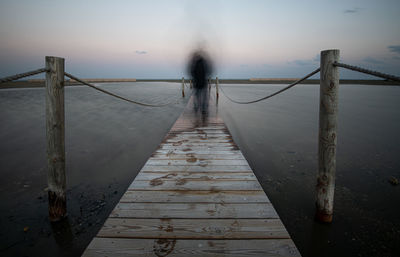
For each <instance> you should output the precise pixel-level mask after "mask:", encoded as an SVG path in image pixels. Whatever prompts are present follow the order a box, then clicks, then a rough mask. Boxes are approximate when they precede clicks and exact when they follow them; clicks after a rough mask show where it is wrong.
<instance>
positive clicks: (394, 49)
mask: <svg viewBox="0 0 400 257" xmlns="http://www.w3.org/2000/svg"><path fill="white" fill-rule="evenodd" d="M388 49H389V51H390V52H394V53H397V54H400V45H395V46H388Z"/></svg>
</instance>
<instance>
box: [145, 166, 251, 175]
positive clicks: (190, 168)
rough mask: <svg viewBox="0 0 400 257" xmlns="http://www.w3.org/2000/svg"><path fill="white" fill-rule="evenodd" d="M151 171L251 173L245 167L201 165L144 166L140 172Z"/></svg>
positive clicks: (248, 168)
mask: <svg viewBox="0 0 400 257" xmlns="http://www.w3.org/2000/svg"><path fill="white" fill-rule="evenodd" d="M153 171H166V172H170V171H180V172H206V173H208V172H243V171H251V168H250V167H249V166H247V165H243V166H235V165H226V166H225V165H218V166H215V165H213V166H211V165H203V166H200V165H198V166H192V165H184V166H168V165H165V166H162V165H153V166H152V165H145V166H144V167H143V168H142V170H141V172H153Z"/></svg>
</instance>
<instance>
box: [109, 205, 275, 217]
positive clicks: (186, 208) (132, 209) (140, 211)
mask: <svg viewBox="0 0 400 257" xmlns="http://www.w3.org/2000/svg"><path fill="white" fill-rule="evenodd" d="M110 217H113V218H148V219H155V218H156V219H162V218H169V219H173V218H188V219H205V218H211V219H235V218H238V219H252V218H259V219H277V218H279V217H278V214H277V213H276V211H275V210H274V208H273V207H272V205H271V204H270V203H227V204H226V203H118V204H117V206H116V207H115V209H114V210H113V211H112V212H111V214H110Z"/></svg>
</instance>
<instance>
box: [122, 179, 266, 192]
mask: <svg viewBox="0 0 400 257" xmlns="http://www.w3.org/2000/svg"><path fill="white" fill-rule="evenodd" d="M128 189H129V190H150V191H158V190H183V191H189V190H196V191H201V190H206V191H229V190H233V191H237V190H245V191H254V190H255V191H258V190H262V187H261V185H260V183H258V181H256V180H239V181H238V180H223V179H219V180H209V181H207V180H187V179H177V180H163V179H153V180H145V181H143V180H134V181H133V182H132V184H131V185H130V186H129V188H128Z"/></svg>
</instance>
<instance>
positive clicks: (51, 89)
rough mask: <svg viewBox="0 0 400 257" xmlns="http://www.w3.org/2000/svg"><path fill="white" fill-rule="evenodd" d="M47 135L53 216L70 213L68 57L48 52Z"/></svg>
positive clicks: (58, 216)
mask: <svg viewBox="0 0 400 257" xmlns="http://www.w3.org/2000/svg"><path fill="white" fill-rule="evenodd" d="M46 69H47V72H46V138H47V183H48V197H49V219H50V221H52V222H53V221H59V220H61V219H62V218H64V217H65V216H66V215H67V204H66V194H65V191H66V178H65V141H64V135H65V130H64V128H65V127H64V58H59V57H52V56H51V57H50V56H46Z"/></svg>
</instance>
